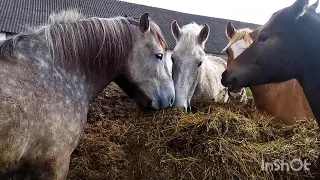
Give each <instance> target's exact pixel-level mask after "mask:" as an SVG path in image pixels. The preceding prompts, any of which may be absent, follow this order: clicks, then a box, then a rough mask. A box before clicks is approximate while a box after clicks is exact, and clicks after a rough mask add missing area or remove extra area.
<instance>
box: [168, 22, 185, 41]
mask: <svg viewBox="0 0 320 180" xmlns="http://www.w3.org/2000/svg"><path fill="white" fill-rule="evenodd" d="M171 32H172V35H173V37H174V38H175V40H176V41H178V39H179V38H180V36H181V34H182V32H181V28H180V26H179V24H178V22H177V21H176V20H174V21H172V23H171Z"/></svg>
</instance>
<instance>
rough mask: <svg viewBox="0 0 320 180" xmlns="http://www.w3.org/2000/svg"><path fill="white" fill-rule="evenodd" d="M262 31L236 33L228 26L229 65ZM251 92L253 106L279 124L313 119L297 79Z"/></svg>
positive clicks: (290, 123)
mask: <svg viewBox="0 0 320 180" xmlns="http://www.w3.org/2000/svg"><path fill="white" fill-rule="evenodd" d="M259 30H260V28H258V29H256V30H254V31H252V30H250V29H247V28H245V29H236V28H235V27H234V26H233V24H232V23H231V22H229V23H228V24H227V26H226V35H227V37H228V39H229V43H228V45H227V46H226V47H225V48H224V50H223V51H225V52H226V53H227V55H228V65H229V64H231V62H232V61H233V60H234V58H236V57H237V56H239V55H240V54H241V53H242V52H243V51H244V50H245V49H246V48H248V47H249V46H250V45H251V44H252V42H253V39H255V38H256V35H257V33H258V31H259ZM250 90H251V92H252V95H253V98H254V106H255V107H257V109H259V110H260V111H262V112H266V113H267V114H269V115H271V116H273V117H275V119H274V120H275V121H276V122H281V123H284V124H287V125H292V124H295V123H296V122H297V120H303V119H305V118H307V119H310V118H314V116H313V114H312V111H311V109H310V106H309V103H308V101H307V98H306V97H305V95H304V92H303V89H302V88H301V86H300V84H299V83H298V82H297V80H295V79H292V80H289V81H286V82H283V83H272V84H266V85H260V86H251V87H250ZM292 102H294V103H292Z"/></svg>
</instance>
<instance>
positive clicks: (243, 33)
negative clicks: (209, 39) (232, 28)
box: [222, 28, 253, 52]
mask: <svg viewBox="0 0 320 180" xmlns="http://www.w3.org/2000/svg"><path fill="white" fill-rule="evenodd" d="M250 32H252V30H251V29H249V28H243V29H238V30H237V31H236V33H235V34H234V35H233V37H232V38H231V39H230V41H229V43H228V44H227V46H226V47H225V48H223V50H222V52H224V51H226V50H227V49H228V48H229V47H230V46H232V45H233V44H234V43H236V42H237V41H239V40H244V42H245V43H246V44H247V45H248V46H249V45H251V44H252V42H253V41H252V39H251V37H250V34H249V33H250Z"/></svg>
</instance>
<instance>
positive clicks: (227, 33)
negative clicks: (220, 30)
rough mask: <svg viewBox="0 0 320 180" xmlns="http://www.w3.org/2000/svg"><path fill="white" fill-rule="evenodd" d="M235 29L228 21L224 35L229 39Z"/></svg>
mask: <svg viewBox="0 0 320 180" xmlns="http://www.w3.org/2000/svg"><path fill="white" fill-rule="evenodd" d="M236 31H237V29H236V28H235V27H234V26H233V24H232V23H231V22H230V21H229V22H228V23H227V26H226V35H227V37H228V38H229V39H231V38H232V37H233V36H234V35H235V34H236Z"/></svg>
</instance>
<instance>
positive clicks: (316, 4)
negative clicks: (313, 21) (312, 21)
mask: <svg viewBox="0 0 320 180" xmlns="http://www.w3.org/2000/svg"><path fill="white" fill-rule="evenodd" d="M318 5H319V0H317V1H316V2H315V3H314V4H312V5H311V6H309V8H308V11H313V12H316V10H317V8H318Z"/></svg>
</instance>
